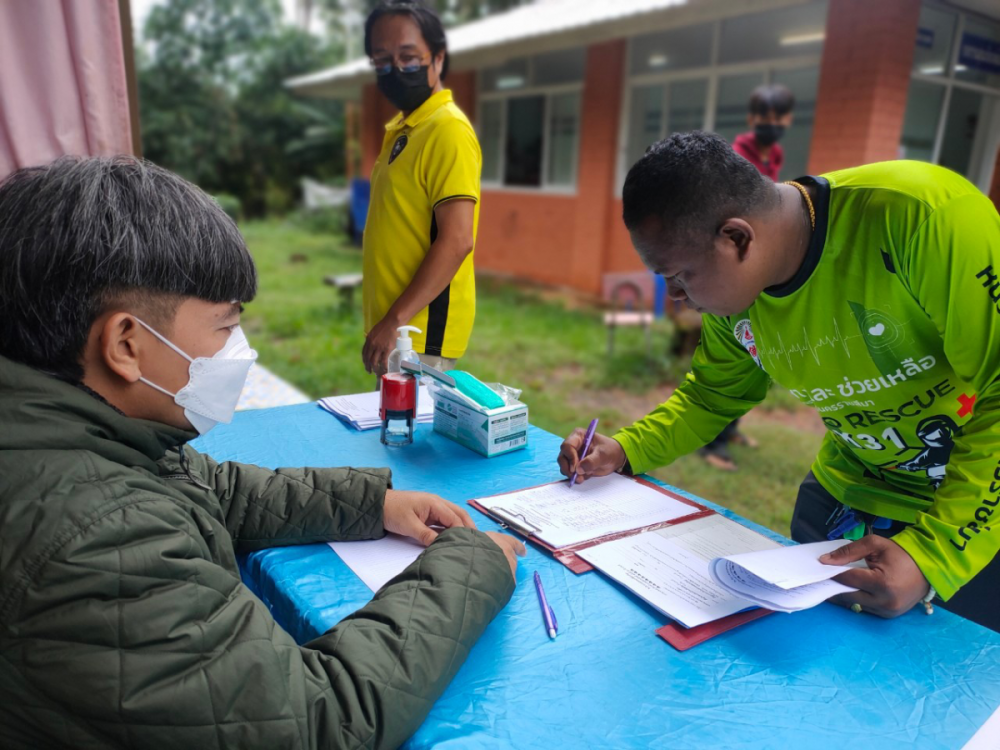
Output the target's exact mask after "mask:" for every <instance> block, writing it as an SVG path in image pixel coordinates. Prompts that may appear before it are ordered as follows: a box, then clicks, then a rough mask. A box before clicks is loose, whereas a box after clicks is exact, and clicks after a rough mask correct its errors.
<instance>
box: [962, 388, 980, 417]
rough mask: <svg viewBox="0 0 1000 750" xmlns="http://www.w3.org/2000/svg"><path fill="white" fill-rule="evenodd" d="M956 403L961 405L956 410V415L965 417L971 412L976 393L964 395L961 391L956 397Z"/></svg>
mask: <svg viewBox="0 0 1000 750" xmlns="http://www.w3.org/2000/svg"><path fill="white" fill-rule="evenodd" d="M958 403H960V404H961V405H962V408H961V409H959V410H958V416H960V417H967V416H969V415H970V414H972V407H973V406H974V405H975V403H976V394H975V393H973V394H972V395H971V396H966V395H965V394H964V393H963V394H962V395H961V396H959V397H958Z"/></svg>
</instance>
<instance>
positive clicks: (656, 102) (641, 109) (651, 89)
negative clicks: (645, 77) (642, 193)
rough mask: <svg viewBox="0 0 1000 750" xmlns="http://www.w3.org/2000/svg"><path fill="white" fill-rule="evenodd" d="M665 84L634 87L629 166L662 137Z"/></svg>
mask: <svg viewBox="0 0 1000 750" xmlns="http://www.w3.org/2000/svg"><path fill="white" fill-rule="evenodd" d="M665 88H666V87H665V86H662V85H660V86H636V87H634V88H633V89H632V103H631V111H630V112H629V134H628V152H627V153H628V157H627V158H628V165H627V166H628V167H631V166H632V165H633V164H635V163H636V162H637V161H639V159H640V158H642V155H643V154H644V153H646V148H647V147H648V146H649V144H651V143H655V142H656V141H658V140H659V139H660V138H661V137H662V133H663V96H664V93H665V91H664V89H665Z"/></svg>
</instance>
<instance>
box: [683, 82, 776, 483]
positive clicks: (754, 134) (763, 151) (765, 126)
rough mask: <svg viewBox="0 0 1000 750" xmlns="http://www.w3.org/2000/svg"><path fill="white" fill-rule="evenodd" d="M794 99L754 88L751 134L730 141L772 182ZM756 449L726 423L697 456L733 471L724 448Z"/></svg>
mask: <svg viewBox="0 0 1000 750" xmlns="http://www.w3.org/2000/svg"><path fill="white" fill-rule="evenodd" d="M794 106H795V97H794V96H793V95H792V92H791V91H789V90H788V87H787V86H782V85H781V84H780V83H774V84H770V85H767V86H758V87H757V88H755V89H754V90H753V93H752V94H750V111H749V113H748V114H747V125H749V126H750V127H751V128H752V130H751V131H750V132H749V133H741V134H740V135H738V136H736V140H735V141H733V150H734V151H736V153H738V154H739V155H740V156H742V157H743V158H744V159H746V160H747V161H749V162H750V163H751V164H753V165H754V166H755V167H757V171H759V172H760V173H761V174H762V175H764V176H765V177H769V178H770V179H771V181H772V182H777V181H778V173H779V172H781V167H782V165H783V164H784V163H785V152H784V149H782V148H781V146H780V145H779V144H778V141H779V140H781V136H783V135H784V134H785V130H786V129H787V128H788V126H789V125H791V124H792V108H793V107H794ZM730 443H735V444H737V445H746V446H749V447H751V448H754V447H756V446H757V443H756V441H755V440H754V439H753V438H751V437H750V436H749V435H746V434H744V433H742V432H740V430H739V420H738V419H737V420H736V421H735V422H732V423H730V424H729V425H728V426H727V427H726V428H725V429H724V430H723V431H722V432H720V433H719V435H718V437H716V438H715V440H713V441H712V442H711V443H709V444H708V445H706V446H705V447H704V448H702V449H700V450H699V451H698V454H699V455H700V456H701V457H702V458H703V459H705V461H707V462H708V463H709V464H711V465H712V466H714V467H715V468H717V469H722V470H723V471H736V468H737V467H736V462H735V461H734V460H733V457H732V455H731V454H730V453H729V448H728V445H729V444H730Z"/></svg>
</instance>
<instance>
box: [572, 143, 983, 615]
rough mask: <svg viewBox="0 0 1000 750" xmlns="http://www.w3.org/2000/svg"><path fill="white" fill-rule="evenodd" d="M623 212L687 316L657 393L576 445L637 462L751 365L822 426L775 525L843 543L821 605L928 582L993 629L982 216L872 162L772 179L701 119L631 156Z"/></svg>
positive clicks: (694, 441) (941, 180)
mask: <svg viewBox="0 0 1000 750" xmlns="http://www.w3.org/2000/svg"><path fill="white" fill-rule="evenodd" d="M623 203H624V219H625V223H626V225H627V226H628V229H629V231H630V232H631V235H632V241H633V244H634V245H635V247H636V250H637V251H638V253H639V255H640V256H641V257H642V259H643V261H644V262H645V263H646V265H647V266H648V267H649V268H650V269H652V270H653V271H655V272H657V273H660V274H662V275H663V276H664V277H666V279H667V284H668V290H669V293H670V295H671V297H672V298H673V299H676V300H687V301H688V303H689V304H691V305H692V306H693V307H695V308H696V309H697V310H699V311H700V312H701V313H702V314H703V321H704V324H703V333H702V341H701V344H700V345H699V347H698V350H697V351H696V352H695V355H694V359H693V362H692V371H691V373H690V374H689V375H688V376H687V378H686V379H685V381H684V383H682V384H681V385H680V386H679V387H678V388H677V390H676V391H674V393H673V394H672V395H671V397H670V399H669V400H668V401H667V402H666V403H664V404H662V405H661V406H659V407H658V408H656V409H655V410H654V411H653V412H651V413H650V414H649V415H648V416H646V417H644V418H643V419H641V420H639V421H638V422H636V423H635V424H633V425H631V426H630V427H627V428H625V429H624V430H622V431H621V432H619V433H618V434H617V435H615V436H614V437H613V438H611V437H605V436H598V437H596V438H595V439H594V442H593V445H592V448H591V451H590V452H589V453H588V455H587V457H586V458H584V459H583V460H582V461H580V460H579V451H580V448H581V446H582V442H583V441H582V431H581V430H578V431H576V432H574V433H573V435H571V436H570V437H569V438H568V439H567V440H566V441H565V443H564V444H563V447H562V450H561V452H560V457H559V462H560V466H561V467H562V470H563V472H564V473H566V474H567V475H569V474H571V473H572V472H573V471H575V470H577V468H579V472H580V475H581V476H582V478H583V479H587V478H589V477H592V476H601V475H604V474H608V473H610V472H613V471H625V472H630V473H641V472H645V471H648V470H650V469H653V468H656V467H659V466H664V465H666V464H669V463H670V462H672V461H673V460H675V459H676V458H678V457H679V456H681V455H684V454H686V453H689V452H691V451H693V450H695V449H697V448H698V447H700V446H701V445H703V444H704V443H706V442H708V441H709V440H711V439H712V438H713V437H714V436H715V435H716V434H718V432H719V430H721V429H722V428H723V427H724V426H725V425H726V424H728V423H729V422H730V421H731V420H733V419H735V418H736V417H739V416H740V415H742V414H744V413H746V412H747V411H749V410H750V409H751V408H752V407H753V406H754V405H756V404H758V403H760V402H761V401H763V400H764V397H765V396H766V394H767V390H768V386H769V385H770V382H771V380H772V379H773V380H775V381H777V382H778V383H781V384H782V385H784V386H785V387H786V388H788V389H789V390H790V391H791V392H792V393H793V394H794V395H795V396H796V397H797V398H798V399H800V400H801V401H802V402H803V403H805V404H806V405H808V406H812V407H814V408H815V409H817V411H819V413H820V414H821V415H822V418H823V421H824V422H825V423H826V426H827V429H828V432H827V434H826V437H825V439H824V442H823V446H822V449H821V450H820V453H819V455H818V456H817V458H816V461H815V462H814V464H813V466H812V471H811V472H810V474H809V475H808V476H807V477H806V480H805V481H804V482H803V484H802V487H801V488H800V491H799V496H798V500H797V502H796V508H795V514H794V517H793V520H792V536H793V538H795V539H796V540H797V541H802V542H807V541H819V540H823V539H826V538H831V539H833V538H840V537H846V538H849V539H856V540H857V541H854V542H853V543H851V544H849V545H846V546H845V547H843V548H841V549H840V550H838V552H835V553H834V554H833V555H831V556H829V557H828V558H824V560H823V561H824V562H835V563H840V564H843V563H847V562H849V561H852V560H858V559H861V558H866V559H867V562H868V569H867V570H854V571H851V572H849V573H846V574H844V575H842V576H839V577H838V580H841V581H842V582H843V583H845V584H847V585H850V586H854V587H856V588H857V589H859V590H858V591H857V592H856V593H852V594H844V595H841V597H839V599H838V603H840V604H843V605H845V606H852V608H854V609H855V610H858V609H859V607H860V609H861V610H864V611H868V612H872V613H874V614H877V615H880V616H883V617H894V616H896V615H899V614H902V613H903V612H906V611H908V610H909V609H911V608H912V607H913V606H914V605H916V604H917V603H918V602H921V601H922V600H926V599H928V597H929V596H933V595H934V593H935V592H936V594H937V596H938V597H940V599H941V600H943V601H944V602H945V605H944V606H945V607H946V608H948V609H951V610H952V611H954V612H957V613H959V614H962V615H963V616H965V617H968V618H969V619H972V620H974V621H976V622H979V623H981V624H983V625H986V626H987V627H990V628H992V629H994V630H1000V596H997V593H996V592H997V584H998V583H1000V565H998V562H997V549H998V547H1000V535H998V533H997V531H996V530H995V529H994V525H995V524H996V523H997V522H1000V516H998V518H993V515H994V512H995V511H996V510H997V506H998V502H1000V382H998V376H1000V217H998V215H997V212H996V209H995V208H994V207H993V205H992V203H990V201H989V200H988V199H987V198H986V197H985V196H984V195H983V194H982V193H980V192H979V191H978V190H977V189H976V188H975V187H974V186H973V185H972V184H970V183H969V182H968V181H966V180H965V179H964V178H962V177H960V176H959V175H957V174H954V173H953V172H949V171H948V170H946V169H942V168H940V167H936V166H932V165H929V164H923V163H918V162H905V161H899V162H886V163H882V164H872V165H869V166H863V167H857V168H854V169H845V170H842V171H839V172H832V173H830V174H827V175H823V176H821V177H805V178H801V179H799V180H797V181H793V182H791V183H786V184H780V185H775V184H773V183H771V182H770V181H768V180H766V179H763V178H762V177H761V176H760V175H759V173H758V172H757V170H756V169H755V168H754V167H753V166H752V165H751V164H750V163H749V162H747V161H745V160H744V159H743V158H742V157H739V156H738V155H736V154H735V153H734V152H733V151H732V150H731V149H730V148H729V147H728V145H727V144H726V142H725V141H723V140H722V139H721V138H719V137H717V136H715V135H710V134H706V133H684V134H676V135H673V136H671V137H669V138H667V139H665V140H663V141H660V142H659V143H657V144H655V145H654V146H652V147H651V148H650V150H649V151H648V152H647V153H646V155H645V156H643V158H642V159H640V160H639V161H638V162H637V163H636V164H635V166H633V167H632V169H631V171H630V172H629V174H628V177H627V179H626V181H625V186H624V190H623Z"/></svg>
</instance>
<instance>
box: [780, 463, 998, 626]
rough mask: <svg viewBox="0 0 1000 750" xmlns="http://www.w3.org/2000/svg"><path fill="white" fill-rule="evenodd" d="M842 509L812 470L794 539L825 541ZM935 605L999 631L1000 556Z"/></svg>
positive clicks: (897, 525)
mask: <svg viewBox="0 0 1000 750" xmlns="http://www.w3.org/2000/svg"><path fill="white" fill-rule="evenodd" d="M839 507H840V501H839V500H837V499H836V498H835V497H834V496H833V495H831V494H830V493H829V492H827V491H826V489H825V488H824V487H823V485H821V484H820V483H819V481H817V479H816V477H815V476H813V473H812V472H811V471H810V472H809V474H807V475H806V478H805V479H803V480H802V484H801V485H799V496H798V498H797V499H796V500H795V512H794V513H793V514H792V539H794V540H795V541H796V542H802V543H805V542H824V541H826V535H827V533H828V532H829V529H830V526H831V525H832V518H833V516H834V514H835V511H836V510H837V509H838V508H839ZM907 525H908V524H905V523H902V522H901V521H893V522H892V526H890V527H889V528H888V529H874V530H873V533H875V534H878V535H879V536H884V537H892V536H895V535H896V534H898V533H899V532H900V531H902V530H903V529H905V528H906V527H907ZM934 604H935V606H940V607H942V608H944V609H947V610H948V611H950V612H954V613H955V614H957V615H961V616H962V617H964V618H966V619H967V620H972V621H973V622H978V623H979V624H980V625H983V626H985V627H987V628H989V629H990V630H994V631H996V632H1000V557H994V558H993V560H992V561H991V562H990V564H989V565H987V566H986V567H985V568H983V569H982V570H981V571H980V572H979V574H978V575H977V576H976V577H975V578H973V579H972V580H971V581H969V582H968V583H967V584H965V585H964V586H963V587H962V588H960V589H959V590H958V593H956V594H955V595H954V596H953V597H952V598H951V599H949V600H948V601H947V602H945V603H942V602H941V601H940V600H937V601H935V603H934Z"/></svg>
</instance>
